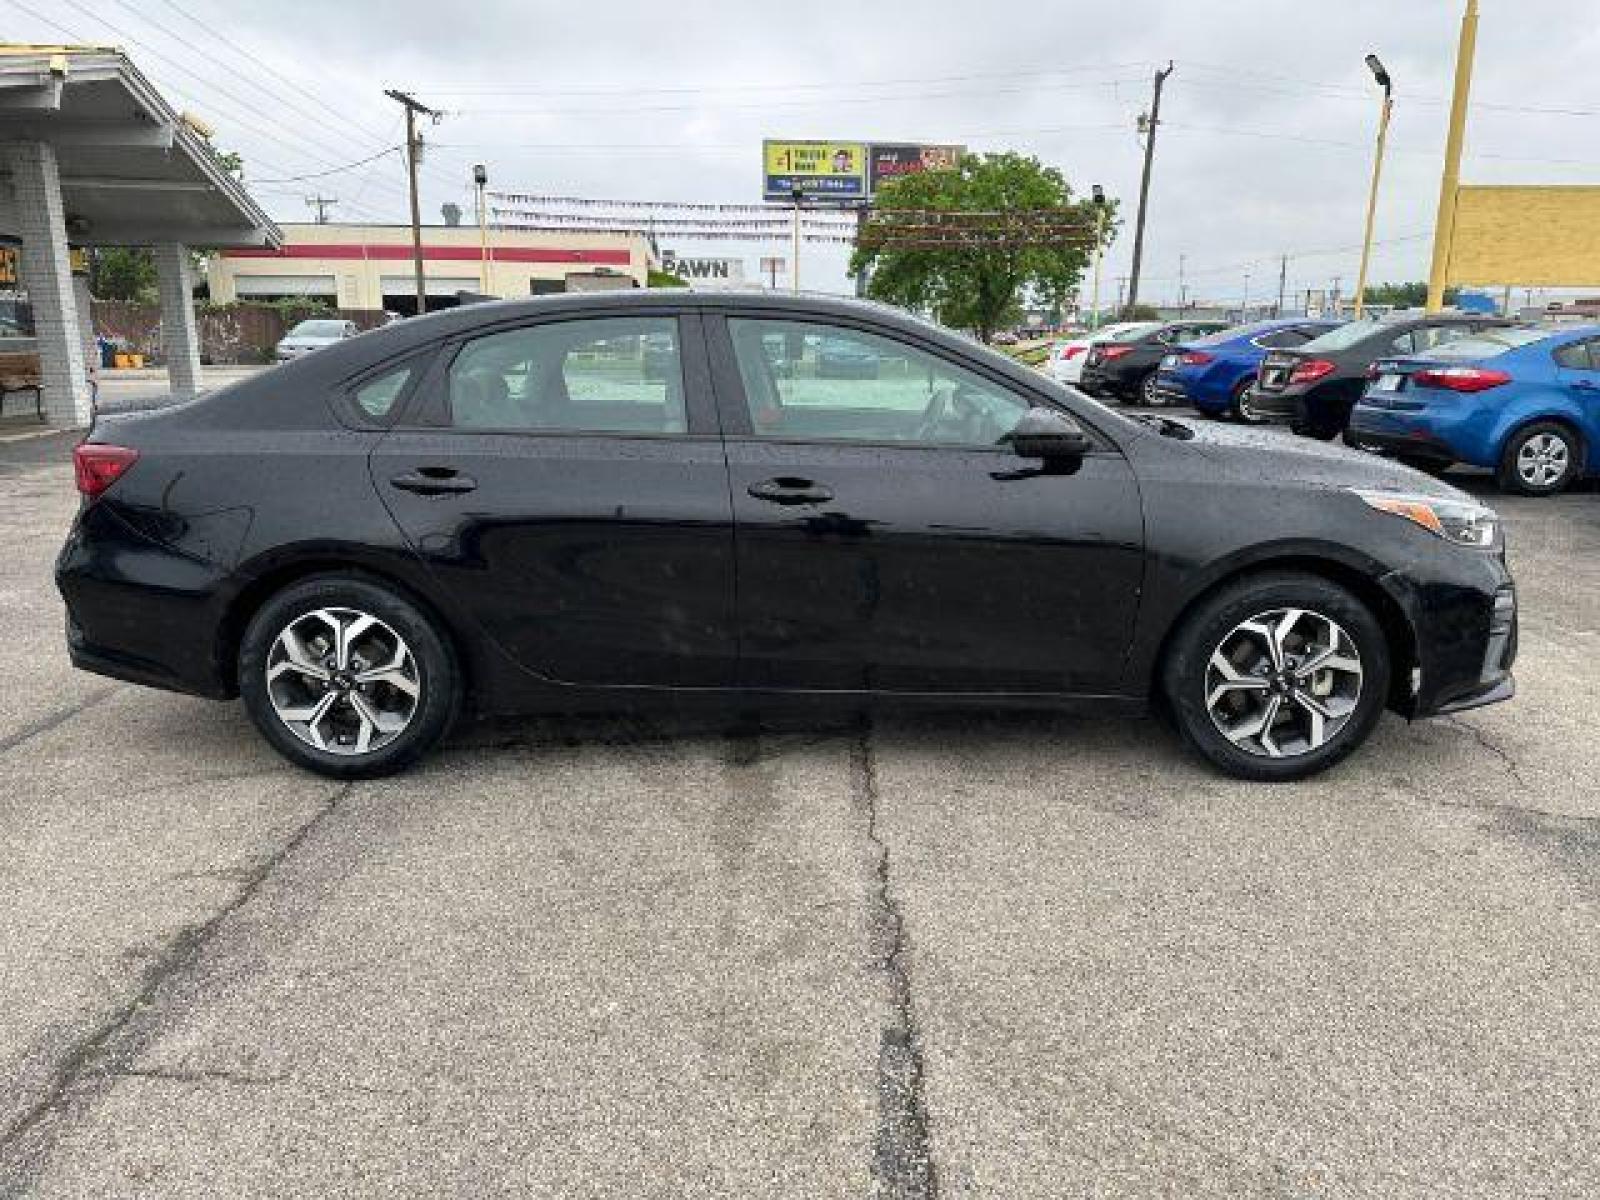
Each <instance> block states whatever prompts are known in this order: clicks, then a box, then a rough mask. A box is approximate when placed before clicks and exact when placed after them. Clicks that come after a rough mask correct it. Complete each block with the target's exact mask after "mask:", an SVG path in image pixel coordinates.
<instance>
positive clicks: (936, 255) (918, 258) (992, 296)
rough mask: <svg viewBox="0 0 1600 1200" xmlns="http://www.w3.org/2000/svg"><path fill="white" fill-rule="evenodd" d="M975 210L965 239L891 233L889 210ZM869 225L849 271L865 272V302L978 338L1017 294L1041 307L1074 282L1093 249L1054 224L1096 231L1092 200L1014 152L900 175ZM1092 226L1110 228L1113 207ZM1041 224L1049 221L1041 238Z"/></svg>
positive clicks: (1057, 300) (996, 325)
mask: <svg viewBox="0 0 1600 1200" xmlns="http://www.w3.org/2000/svg"><path fill="white" fill-rule="evenodd" d="M920 212H933V213H946V212H948V213H971V214H985V215H984V216H982V217H979V216H974V217H972V218H969V219H968V220H969V221H970V222H971V224H970V225H969V226H967V228H968V230H969V233H968V235H967V236H966V237H964V238H963V239H962V240H963V242H964V243H965V244H962V245H950V246H929V245H926V244H923V243H919V242H918V240H917V238H916V236H915V235H912V234H909V233H908V234H906V235H905V236H903V237H897V236H896V235H895V232H894V230H895V226H896V224H898V223H903V224H916V223H917V221H918V218H916V217H915V216H896V215H895V214H897V213H898V214H907V213H910V214H915V213H920ZM873 215H874V217H881V221H879V222H878V223H877V228H879V229H881V230H882V231H883V233H882V235H881V237H877V236H874V235H873V230H874V226H875V223H874V222H873V221H869V223H868V236H867V237H866V238H865V239H864V244H862V245H860V246H858V247H857V249H856V252H855V254H854V255H853V256H852V257H851V261H850V269H851V271H852V272H857V273H859V272H860V271H862V270H869V269H870V271H871V276H870V278H869V281H868V284H867V293H868V294H869V295H870V296H872V297H874V298H875V299H879V300H885V301H888V302H889V303H892V304H899V305H902V306H904V307H906V308H914V309H920V310H923V311H928V312H932V313H933V314H934V315H935V316H937V317H938V319H939V320H940V321H942V322H944V323H945V324H947V325H951V326H954V327H956V328H959V329H970V330H972V331H973V332H975V333H976V334H977V335H978V336H979V337H980V338H982V339H983V340H984V341H985V342H987V341H988V340H989V339H990V338H991V337H993V335H994V333H995V331H996V330H997V329H1000V328H1003V326H1004V322H1005V319H1006V316H1007V314H1008V313H1014V312H1015V311H1016V309H1017V305H1018V304H1019V303H1020V302H1021V300H1022V298H1023V297H1024V296H1028V297H1030V298H1032V299H1034V300H1035V301H1037V302H1039V303H1042V304H1043V305H1045V306H1047V307H1048V306H1054V305H1060V304H1063V303H1064V302H1065V300H1066V298H1067V297H1068V296H1069V295H1071V293H1072V291H1073V289H1074V288H1076V287H1077V284H1078V280H1079V279H1080V278H1081V277H1082V275H1083V272H1084V269H1085V267H1086V266H1087V265H1088V263H1089V261H1090V256H1091V255H1092V253H1093V246H1092V244H1091V242H1092V239H1085V238H1083V237H1074V236H1071V235H1069V234H1063V233H1061V232H1060V230H1061V227H1062V226H1063V225H1068V224H1078V225H1081V226H1082V227H1084V228H1087V229H1094V228H1097V226H1096V220H1095V218H1096V214H1095V212H1094V205H1093V204H1092V202H1091V201H1089V200H1088V199H1075V198H1074V196H1073V192H1072V189H1071V187H1069V186H1068V184H1067V181H1066V179H1065V178H1063V177H1062V175H1061V172H1059V171H1057V170H1056V169H1055V168H1054V167H1046V166H1044V165H1042V164H1041V163H1040V162H1039V160H1038V159H1036V158H1031V157H1027V156H1024V155H1020V154H981V155H966V156H964V157H963V158H962V159H961V162H960V164H959V165H958V166H957V167H956V168H955V169H953V170H948V171H924V172H922V173H920V174H915V175H902V176H901V177H899V178H898V179H894V180H892V181H890V182H889V183H887V184H885V185H884V187H883V188H882V189H881V190H880V191H879V192H878V195H877V197H876V199H874V201H873ZM1101 215H1102V216H1103V217H1104V221H1103V222H1102V223H1101V224H1100V225H1099V226H1098V228H1099V229H1100V230H1101V232H1102V236H1104V237H1105V238H1106V239H1107V240H1109V239H1110V237H1111V236H1112V235H1113V233H1114V232H1115V228H1116V209H1115V205H1114V203H1113V204H1108V205H1107V211H1106V212H1105V213H1104V214H1101ZM1041 224H1049V225H1053V226H1054V227H1055V229H1054V231H1053V232H1052V233H1050V234H1048V235H1042V234H1041V233H1039V232H1038V231H1037V227H1038V226H1040V225H1041Z"/></svg>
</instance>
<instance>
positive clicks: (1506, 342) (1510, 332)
mask: <svg viewBox="0 0 1600 1200" xmlns="http://www.w3.org/2000/svg"><path fill="white" fill-rule="evenodd" d="M1553 336H1554V335H1553V334H1552V333H1551V332H1550V331H1549V330H1548V329H1532V328H1528V329H1486V330H1484V331H1483V332H1482V333H1475V334H1473V335H1472V336H1471V337H1465V338H1457V339H1456V340H1455V341H1453V342H1445V343H1444V344H1443V345H1440V346H1435V347H1433V349H1431V350H1429V351H1428V357H1429V358H1493V357H1495V355H1497V354H1504V353H1506V352H1507V351H1508V350H1515V349H1517V348H1518V347H1520V346H1530V345H1532V344H1533V343H1534V342H1542V341H1544V339H1545V338H1547V337H1553Z"/></svg>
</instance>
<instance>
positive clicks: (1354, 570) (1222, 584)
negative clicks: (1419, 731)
mask: <svg viewBox="0 0 1600 1200" xmlns="http://www.w3.org/2000/svg"><path fill="white" fill-rule="evenodd" d="M1284 572H1300V573H1303V574H1306V575H1315V576H1318V577H1319V578H1322V579H1325V580H1327V581H1328V582H1330V583H1336V584H1338V585H1339V586H1340V587H1342V588H1344V589H1345V590H1346V591H1348V592H1350V593H1351V595H1353V596H1355V597H1356V599H1358V600H1360V601H1361V603H1363V604H1365V605H1366V606H1367V608H1368V609H1369V610H1371V612H1372V615H1373V616H1374V618H1376V620H1377V622H1378V625H1379V627H1380V628H1381V629H1382V630H1383V636H1384V641H1385V643H1386V644H1387V646H1388V650H1389V660H1390V667H1391V669H1390V673H1389V696H1388V698H1387V704H1388V706H1389V707H1390V708H1394V709H1397V710H1400V711H1405V710H1406V709H1407V707H1408V705H1409V703H1410V701H1411V676H1412V670H1413V668H1415V667H1416V666H1417V663H1418V661H1419V651H1418V646H1417V636H1416V631H1415V630H1414V629H1413V627H1412V624H1411V619H1410V617H1408V616H1407V615H1406V611H1405V608H1404V607H1403V606H1402V605H1401V603H1400V601H1399V600H1398V599H1397V598H1396V597H1395V596H1394V595H1392V594H1391V593H1390V592H1389V591H1388V590H1387V589H1386V588H1385V587H1384V586H1383V583H1382V582H1381V580H1380V577H1379V576H1377V575H1373V574H1371V573H1370V572H1369V571H1367V570H1364V569H1363V568H1362V567H1360V566H1357V565H1355V564H1353V563H1350V562H1347V561H1344V560H1343V559H1340V558H1336V557H1333V556H1330V555H1327V554H1319V553H1316V552H1314V551H1306V550H1296V551H1292V552H1288V553H1280V554H1272V555H1269V556H1267V557H1262V558H1256V559H1252V560H1250V561H1247V562H1242V563H1235V564H1232V565H1231V566H1230V567H1228V568H1226V569H1223V570H1221V571H1219V572H1218V573H1216V574H1215V575H1214V576H1213V577H1211V578H1208V579H1207V580H1206V581H1205V582H1204V583H1202V584H1201V585H1200V586H1199V587H1197V588H1196V589H1195V590H1194V591H1193V592H1191V593H1190V594H1189V595H1188V596H1187V597H1186V598H1185V599H1184V601H1183V603H1182V604H1181V605H1179V606H1178V608H1177V610H1176V612H1175V613H1174V614H1173V616H1172V619H1171V620H1170V621H1169V622H1168V623H1167V627H1166V630H1165V631H1164V632H1163V634H1162V636H1161V641H1160V643H1159V644H1158V646H1157V649H1156V653H1155V655H1154V656H1153V658H1152V659H1151V661H1150V665H1149V670H1148V672H1147V675H1146V679H1145V689H1146V694H1147V695H1148V696H1150V698H1151V700H1152V702H1154V703H1157V704H1161V703H1164V699H1163V692H1162V684H1161V680H1162V676H1163V673H1164V672H1165V670H1166V666H1167V660H1168V658H1170V657H1171V655H1172V652H1173V647H1174V644H1175V643H1176V640H1177V637H1178V634H1179V632H1180V631H1181V630H1182V629H1183V627H1184V625H1185V624H1186V623H1187V622H1188V620H1189V618H1190V616H1191V615H1192V614H1193V613H1194V612H1195V611H1196V610H1197V609H1198V608H1199V607H1200V606H1201V605H1202V604H1204V603H1205V602H1206V601H1207V600H1209V599H1210V598H1211V597H1212V596H1214V595H1216V594H1217V593H1218V592H1220V591H1221V590H1222V589H1224V588H1227V587H1231V586H1232V585H1233V584H1236V583H1238V582H1239V581H1240V580H1242V579H1248V578H1250V577H1252V576H1255V575H1276V574H1282V573H1284Z"/></svg>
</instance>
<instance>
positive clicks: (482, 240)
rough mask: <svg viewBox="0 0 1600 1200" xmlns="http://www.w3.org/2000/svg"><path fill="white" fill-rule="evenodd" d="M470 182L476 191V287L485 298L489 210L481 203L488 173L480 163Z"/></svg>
mask: <svg viewBox="0 0 1600 1200" xmlns="http://www.w3.org/2000/svg"><path fill="white" fill-rule="evenodd" d="M472 182H473V185H474V186H475V187H476V188H477V189H478V285H479V286H480V287H482V288H483V294H484V295H485V296H489V295H492V294H493V293H492V292H490V290H489V210H488V208H487V207H486V206H485V205H484V202H483V189H484V185H485V184H487V183H488V182H489V172H488V170H487V169H486V168H485V167H484V165H483V164H482V163H475V164H474V165H473V168H472Z"/></svg>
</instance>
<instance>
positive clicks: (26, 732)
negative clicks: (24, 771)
mask: <svg viewBox="0 0 1600 1200" xmlns="http://www.w3.org/2000/svg"><path fill="white" fill-rule="evenodd" d="M116 691H117V687H116V685H115V684H112V685H111V686H109V687H103V688H96V689H95V690H94V691H92V692H90V693H89V694H88V695H87V696H85V697H84V698H83V699H82V700H80V701H78V702H77V703H76V704H73V705H69V706H68V707H66V708H64V709H62V710H61V711H59V712H54V713H51V714H50V715H49V716H48V717H41V718H39V720H37V721H35V722H33V724H31V725H24V726H23V727H22V728H21V729H19V730H17V732H15V733H11V734H7V735H6V736H5V737H3V738H0V754H9V753H10V752H11V751H13V750H15V749H16V748H17V747H18V746H20V745H22V743H23V742H26V741H29V740H30V739H32V738H36V737H38V736H39V735H40V734H42V733H49V732H50V731H51V730H52V729H56V728H58V727H60V726H62V725H65V724H66V723H67V722H68V721H70V720H72V718H73V717H75V716H77V715H78V714H79V713H82V712H87V711H88V710H89V709H91V708H93V707H94V706H95V705H97V704H100V703H103V702H104V701H106V700H109V699H110V698H111V697H112V696H113V695H115V694H116Z"/></svg>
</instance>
